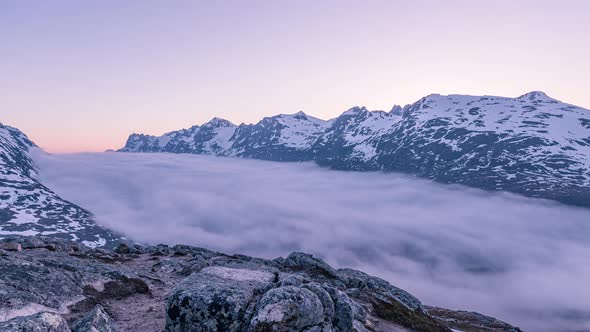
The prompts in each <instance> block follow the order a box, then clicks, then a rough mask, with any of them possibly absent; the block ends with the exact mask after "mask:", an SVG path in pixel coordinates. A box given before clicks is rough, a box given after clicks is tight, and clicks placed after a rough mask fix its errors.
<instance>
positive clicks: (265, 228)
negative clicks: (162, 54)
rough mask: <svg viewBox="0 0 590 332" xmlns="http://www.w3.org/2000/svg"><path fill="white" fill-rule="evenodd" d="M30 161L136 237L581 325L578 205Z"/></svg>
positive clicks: (193, 169) (116, 157)
mask: <svg viewBox="0 0 590 332" xmlns="http://www.w3.org/2000/svg"><path fill="white" fill-rule="evenodd" d="M35 161H36V164H37V165H39V168H40V176H41V180H42V181H43V183H44V184H45V185H47V186H49V187H50V188H52V190H55V192H56V193H57V194H58V195H59V196H60V197H62V198H64V199H66V200H69V201H72V202H74V203H76V204H79V205H80V206H82V207H84V208H86V209H89V210H90V211H91V212H93V213H94V215H95V217H96V222H97V223H98V224H101V225H104V226H107V227H108V228H110V229H113V230H115V231H118V232H122V233H123V234H125V235H127V236H128V237H130V238H131V239H133V240H135V241H139V242H141V243H151V244H157V243H166V244H170V245H174V244H177V243H184V244H189V245H196V246H199V247H205V248H208V249H212V250H220V251H222V252H225V253H241V254H247V255H251V256H257V257H265V258H276V257H278V256H282V257H286V256H287V255H288V254H289V253H291V252H292V251H303V252H306V253H311V254H314V255H316V257H321V258H323V259H325V260H326V261H327V262H328V263H329V264H331V265H332V266H335V267H348V268H355V269H359V270H361V271H363V272H366V273H369V274H371V275H375V276H379V277H382V278H384V279H386V280H387V281H389V282H390V283H391V284H393V285H395V286H398V287H401V288H403V289H406V290H407V291H409V292H410V293H412V294H414V295H415V296H417V297H418V298H419V299H420V300H421V301H423V302H424V303H426V304H431V305H439V306H445V307H447V308H454V309H464V310H475V311H479V312H482V313H484V314H487V315H492V316H494V317H497V318H500V319H503V320H505V321H507V322H509V323H512V324H515V325H518V326H520V327H522V328H523V330H525V331H537V332H545V331H547V332H554V331H588V330H589V329H590V301H588V299H590V288H589V287H587V283H588V280H589V278H590V266H589V265H588V261H590V243H589V242H588V238H589V237H590V224H588V210H587V209H580V208H575V207H571V206H564V205H560V204H557V203H555V202H550V201H544V200H538V199H530V198H525V197H521V196H516V195H511V194H507V193H490V192H484V191H481V190H476V189H470V188H466V187H462V186H457V185H454V186H453V185H441V184H435V183H432V182H430V181H427V180H421V179H416V178H414V177H409V176H404V175H399V174H394V173H389V174H383V173H370V172H339V171H333V170H329V169H325V168H320V167H318V166H316V165H315V164H313V163H277V162H268V161H259V160H247V159H230V158H221V157H212V156H197V155H176V154H137V153H133V154H125V153H94V154H88V153H86V154H67V155H62V154H57V155H56V154H53V155H49V154H44V153H37V154H35ZM351 193H354V195H351ZM474 226H476V227H474Z"/></svg>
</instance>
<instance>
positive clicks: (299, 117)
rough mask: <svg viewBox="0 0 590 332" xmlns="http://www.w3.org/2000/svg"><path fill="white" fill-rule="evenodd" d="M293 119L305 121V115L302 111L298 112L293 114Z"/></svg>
mask: <svg viewBox="0 0 590 332" xmlns="http://www.w3.org/2000/svg"><path fill="white" fill-rule="evenodd" d="M293 118H294V119H297V120H307V114H305V113H303V111H299V112H297V113H295V114H293Z"/></svg>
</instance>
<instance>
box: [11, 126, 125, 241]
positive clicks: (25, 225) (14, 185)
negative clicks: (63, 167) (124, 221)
mask: <svg viewBox="0 0 590 332" xmlns="http://www.w3.org/2000/svg"><path fill="white" fill-rule="evenodd" d="M34 149H38V148H37V147H36V146H35V144H33V142H31V141H30V140H29V139H28V137H27V136H26V135H25V134H24V133H22V132H20V131H19V130H18V129H16V128H12V127H9V126H4V125H2V124H1V123H0V237H4V236H10V235H46V236H51V237H60V238H64V239H71V240H79V241H82V242H83V243H85V244H86V245H89V246H94V247H96V246H104V245H107V244H113V243H115V242H118V241H120V240H121V238H120V237H118V236H117V235H115V234H113V233H112V232H110V231H108V230H106V229H103V228H102V227H99V226H97V225H96V224H95V223H94V221H93V220H92V214H91V213H90V212H88V211H86V210H84V209H82V208H80V207H79V206H77V205H75V204H72V203H70V202H68V201H65V200H63V199H62V198H60V197H59V196H58V195H57V194H55V193H54V192H53V191H51V190H50V189H49V188H47V187H45V186H44V185H43V184H41V183H40V182H39V179H38V172H37V169H36V168H35V165H34V163H33V161H32V159H31V157H30V153H31V152H32V151H33V150H34Z"/></svg>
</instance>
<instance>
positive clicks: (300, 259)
mask: <svg viewBox="0 0 590 332" xmlns="http://www.w3.org/2000/svg"><path fill="white" fill-rule="evenodd" d="M279 263H280V264H281V266H282V267H284V268H287V269H290V270H293V271H301V272H305V273H307V274H309V275H312V276H316V277H318V276H323V277H327V278H337V277H338V275H337V273H336V270H334V269H333V268H332V267H330V265H328V264H326V262H324V261H323V260H321V259H319V258H316V257H313V256H312V255H309V254H304V253H301V252H294V253H292V254H290V255H289V256H288V257H287V258H286V259H284V260H282V261H279Z"/></svg>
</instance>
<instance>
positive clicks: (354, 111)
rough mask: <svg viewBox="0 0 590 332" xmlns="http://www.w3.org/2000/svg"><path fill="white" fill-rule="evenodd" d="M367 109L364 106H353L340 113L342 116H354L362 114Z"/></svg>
mask: <svg viewBox="0 0 590 332" xmlns="http://www.w3.org/2000/svg"><path fill="white" fill-rule="evenodd" d="M366 111H367V108H366V107H365V106H362V107H361V106H355V107H352V108H350V109H348V110H347V111H346V112H344V113H342V115H356V114H359V113H362V112H366Z"/></svg>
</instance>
